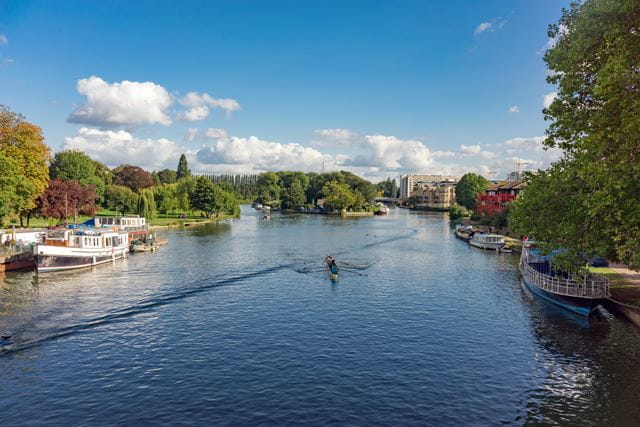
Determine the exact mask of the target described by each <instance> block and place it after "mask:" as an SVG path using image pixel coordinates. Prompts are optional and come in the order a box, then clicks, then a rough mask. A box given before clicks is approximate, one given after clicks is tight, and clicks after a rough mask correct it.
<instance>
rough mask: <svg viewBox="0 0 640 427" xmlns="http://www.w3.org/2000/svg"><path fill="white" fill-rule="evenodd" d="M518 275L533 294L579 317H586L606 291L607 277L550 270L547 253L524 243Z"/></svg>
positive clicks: (549, 259)
mask: <svg viewBox="0 0 640 427" xmlns="http://www.w3.org/2000/svg"><path fill="white" fill-rule="evenodd" d="M520 274H522V280H523V282H524V284H525V285H526V286H527V288H528V289H529V290H530V291H531V292H532V293H534V294H535V295H537V296H539V297H540V298H543V299H545V300H547V301H550V302H552V303H554V304H557V305H559V306H560V307H563V308H565V309H567V310H571V311H573V312H575V313H578V314H581V315H583V316H589V315H590V314H591V311H592V310H593V309H594V308H595V306H596V305H597V304H598V302H599V301H600V300H603V299H606V298H608V297H609V296H610V294H609V280H608V279H607V278H606V277H602V276H599V275H595V274H588V275H586V276H581V277H576V276H573V275H572V274H570V273H567V272H564V271H558V270H554V268H553V266H552V263H551V256H544V255H542V254H541V253H540V251H539V250H537V249H534V248H532V247H531V246H530V245H525V246H524V247H523V248H522V255H521V257H520Z"/></svg>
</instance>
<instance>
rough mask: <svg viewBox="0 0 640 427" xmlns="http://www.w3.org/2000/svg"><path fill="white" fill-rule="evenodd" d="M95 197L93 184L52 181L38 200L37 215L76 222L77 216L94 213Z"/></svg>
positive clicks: (73, 181) (60, 180)
mask: <svg viewBox="0 0 640 427" xmlns="http://www.w3.org/2000/svg"><path fill="white" fill-rule="evenodd" d="M96 199H97V195H96V192H95V187H94V185H93V184H90V185H86V186H85V185H82V184H80V183H79V182H78V181H75V180H62V179H57V178H56V179H52V180H51V181H50V182H49V186H48V187H47V189H46V191H45V192H44V193H43V194H42V195H41V196H40V198H39V200H38V202H39V203H38V204H39V207H38V210H39V213H40V214H41V215H43V216H45V217H49V218H56V219H58V220H66V219H68V218H70V217H71V218H73V220H74V221H76V220H77V217H78V215H79V214H84V215H93V214H95V213H96Z"/></svg>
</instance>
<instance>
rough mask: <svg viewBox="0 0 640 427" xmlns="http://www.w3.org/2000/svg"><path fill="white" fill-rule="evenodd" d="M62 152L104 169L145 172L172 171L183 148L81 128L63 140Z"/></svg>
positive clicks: (159, 140) (172, 144)
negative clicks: (81, 155)
mask: <svg viewBox="0 0 640 427" xmlns="http://www.w3.org/2000/svg"><path fill="white" fill-rule="evenodd" d="M62 149H63V150H69V149H78V150H81V151H84V152H85V153H87V154H88V155H89V156H90V157H91V158H93V159H95V160H98V161H100V162H102V163H104V164H106V165H107V166H110V167H114V166H117V165H120V164H123V163H129V164H133V165H137V166H140V167H142V168H144V169H147V170H159V169H163V168H165V167H170V168H173V167H175V165H176V164H177V161H178V158H179V157H180V154H181V153H184V152H185V150H184V147H181V146H180V145H178V144H176V143H174V142H173V141H170V140H168V139H166V138H160V139H141V138H136V137H134V136H133V135H132V134H130V133H129V132H126V131H124V130H120V131H110V130H106V131H105V130H99V129H90V128H84V127H83V128H81V129H80V130H79V131H78V134H77V135H76V136H72V137H67V138H65V142H64V146H63V147H62Z"/></svg>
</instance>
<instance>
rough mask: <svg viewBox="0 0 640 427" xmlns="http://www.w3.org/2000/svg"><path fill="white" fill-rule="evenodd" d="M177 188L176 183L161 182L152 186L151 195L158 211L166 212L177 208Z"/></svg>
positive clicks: (178, 203) (178, 202)
mask: <svg viewBox="0 0 640 427" xmlns="http://www.w3.org/2000/svg"><path fill="white" fill-rule="evenodd" d="M177 189H178V186H177V184H163V185H158V186H155V187H153V197H154V198H155V201H156V206H157V207H158V211H160V212H161V213H163V214H166V213H169V212H173V211H175V210H177V209H178V208H179V206H180V201H179V198H178V194H177V193H178V192H177ZM187 209H188V206H187Z"/></svg>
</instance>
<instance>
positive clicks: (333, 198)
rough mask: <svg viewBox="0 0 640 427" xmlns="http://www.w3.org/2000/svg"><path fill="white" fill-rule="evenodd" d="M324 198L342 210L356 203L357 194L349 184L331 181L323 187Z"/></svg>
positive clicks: (328, 203)
mask: <svg viewBox="0 0 640 427" xmlns="http://www.w3.org/2000/svg"><path fill="white" fill-rule="evenodd" d="M322 193H323V194H324V200H325V203H326V204H327V205H329V206H330V207H331V208H333V209H337V210H342V209H347V208H349V207H351V206H353V205H354V203H355V202H356V196H355V195H354V194H353V191H351V189H350V188H349V186H348V185H347V184H343V183H340V182H338V181H330V182H328V183H327V184H325V186H324V187H322Z"/></svg>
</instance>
